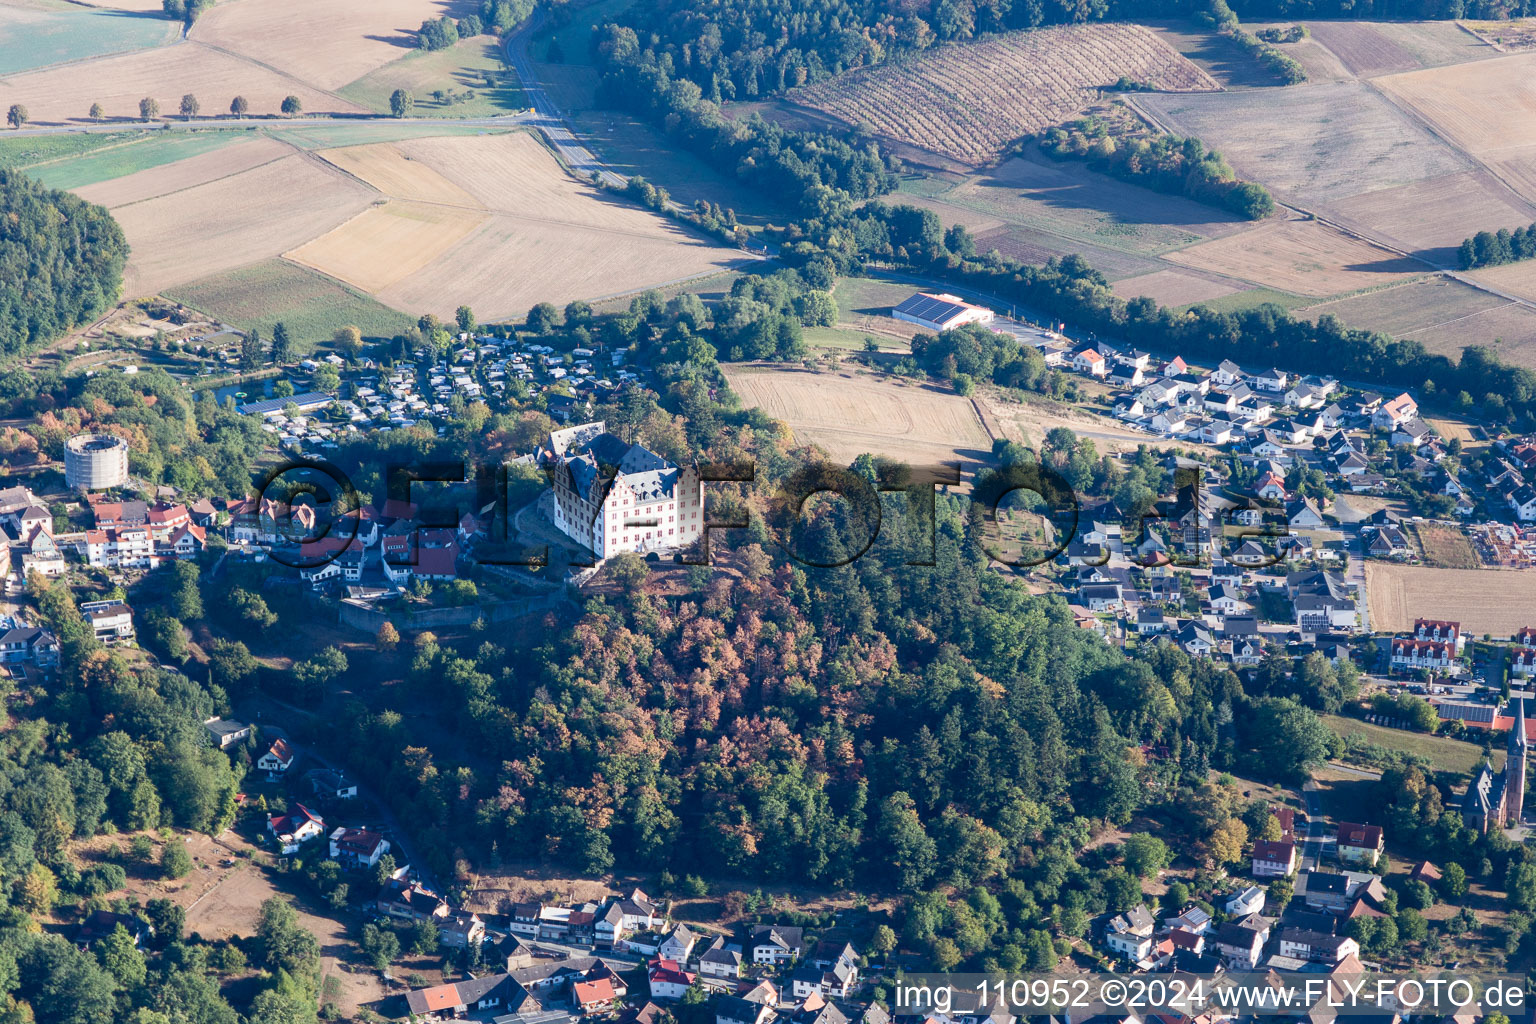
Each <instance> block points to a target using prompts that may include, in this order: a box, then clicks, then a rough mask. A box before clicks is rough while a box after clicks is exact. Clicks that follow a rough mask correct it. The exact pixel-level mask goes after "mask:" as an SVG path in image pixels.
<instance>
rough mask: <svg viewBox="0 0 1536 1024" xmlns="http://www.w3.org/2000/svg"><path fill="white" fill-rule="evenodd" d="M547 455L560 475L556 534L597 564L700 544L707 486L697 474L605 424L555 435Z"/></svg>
mask: <svg viewBox="0 0 1536 1024" xmlns="http://www.w3.org/2000/svg"><path fill="white" fill-rule="evenodd" d="M541 454H542V457H543V458H542V461H546V462H548V463H550V464H552V465H553V468H554V510H553V520H554V525H555V527H556V528H557V529H559V531H560V532H561V533H563V534H565V535H566V536H567V537H570V538H571V539H572V540H575V541H577V542H578V543H580V544H583V545H585V546H586V547H589V548H591V549H592V551H593V553H594V554H596V555H597V557H598V558H609V557H611V556H613V555H616V554H618V553H619V552H621V551H636V552H642V553H644V552H648V551H674V550H677V549H679V548H684V547H687V546H688V545H689V544H692V543H693V542H694V541H695V540H698V538H699V535H700V532H701V531H702V530H703V526H704V483H703V481H702V480H701V479H700V477H699V471H698V469H697V468H696V467H694V466H682V467H679V466H678V465H677V464H676V463H673V462H669V461H667V460H666V459H664V458H662V457H661V456H660V455H657V454H656V453H655V452H653V451H651V450H649V449H647V448H644V447H641V446H640V445H638V444H630V443H628V442H627V441H624V440H621V439H620V438H618V437H616V436H615V435H613V434H610V433H608V428H607V425H606V424H605V423H603V422H602V421H601V420H599V421H598V422H596V423H583V424H581V425H580V426H576V427H567V428H566V429H564V430H556V431H553V432H552V433H551V434H550V435H549V448H548V450H547V451H546V452H543V453H541Z"/></svg>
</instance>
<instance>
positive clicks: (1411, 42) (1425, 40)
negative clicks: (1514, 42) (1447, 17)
mask: <svg viewBox="0 0 1536 1024" xmlns="http://www.w3.org/2000/svg"><path fill="white" fill-rule="evenodd" d="M1307 24H1308V25H1309V26H1311V27H1312V29H1313V30H1314V31H1315V30H1316V28H1317V23H1316V22H1308V23H1307ZM1368 24H1369V25H1370V26H1371V29H1372V30H1373V31H1374V32H1375V33H1376V34H1377V35H1382V36H1386V37H1387V38H1388V39H1390V40H1392V41H1393V42H1395V43H1397V44H1398V45H1399V46H1401V47H1402V48H1403V49H1405V50H1407V51H1408V52H1409V53H1411V54H1413V56H1414V59H1415V60H1417V61H1418V62H1419V66H1420V67H1425V68H1434V67H1439V66H1441V65H1442V64H1460V63H1463V62H1464V61H1469V60H1487V59H1489V58H1490V57H1496V56H1498V53H1497V51H1495V50H1494V49H1493V47H1491V46H1489V45H1488V44H1487V43H1485V42H1483V41H1482V40H1480V39H1478V38H1477V37H1476V36H1475V35H1473V34H1472V33H1470V32H1467V31H1466V30H1464V29H1463V28H1461V26H1460V25H1458V24H1457V23H1456V22H1454V21H1376V22H1369V23H1368Z"/></svg>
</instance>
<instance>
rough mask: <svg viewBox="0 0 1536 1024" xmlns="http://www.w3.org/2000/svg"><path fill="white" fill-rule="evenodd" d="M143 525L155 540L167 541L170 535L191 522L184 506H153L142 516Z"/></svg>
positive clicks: (190, 516)
mask: <svg viewBox="0 0 1536 1024" xmlns="http://www.w3.org/2000/svg"><path fill="white" fill-rule="evenodd" d="M144 522H145V525H146V526H148V527H149V533H150V536H152V537H154V538H155V540H159V541H163V540H168V539H169V538H170V536H171V534H172V533H174V532H175V531H176V530H178V529H180V528H181V527H183V526H188V525H190V524H191V522H192V514H191V513H190V512H188V511H187V506H185V505H155V506H154V507H153V508H151V509H149V510H148V511H147V512H146V513H145V514H144Z"/></svg>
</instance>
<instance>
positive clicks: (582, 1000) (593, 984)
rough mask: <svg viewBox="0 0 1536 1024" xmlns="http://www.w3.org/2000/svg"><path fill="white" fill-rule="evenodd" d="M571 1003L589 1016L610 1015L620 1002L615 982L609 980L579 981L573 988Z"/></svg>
mask: <svg viewBox="0 0 1536 1024" xmlns="http://www.w3.org/2000/svg"><path fill="white" fill-rule="evenodd" d="M571 1002H572V1004H574V1005H575V1006H576V1007H577V1009H579V1010H581V1012H582V1013H584V1014H587V1015H589V1016H590V1015H592V1014H603V1013H610V1012H612V1011H613V1009H614V1006H615V1005H616V1004H617V1002H618V996H617V995H616V994H615V993H614V991H613V982H611V981H609V980H608V979H607V978H598V979H596V980H594V981H578V982H576V983H575V984H573V985H572V986H571Z"/></svg>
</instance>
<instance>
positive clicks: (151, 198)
mask: <svg viewBox="0 0 1536 1024" xmlns="http://www.w3.org/2000/svg"><path fill="white" fill-rule="evenodd" d="M273 141H274V142H281V141H282V140H280V139H274V140H273ZM282 144H283V145H284V146H290V144H289V143H287V142H283V143H282ZM290 148H292V147H291V146H290ZM292 155H293V154H292V153H284V154H283V155H282V156H275V157H273V158H272V159H271V160H263V161H262V162H261V163H259V164H252V165H251V166H249V167H242V168H240V170H238V171H230V172H229V173H228V174H221V175H219V176H218V177H217V178H209V179H207V180H206V181H200V182H198V183H197V184H196V185H188V186H186V187H185V188H173V189H171V191H169V192H162V193H160V194H159V195H157V196H145V197H144V198H143V199H135V200H134V201H133V202H131V203H122V204H120V205H118V206H114V207H111V209H114V210H126V209H128V207H130V206H138V205H139V204H140V203H152V202H154V201H155V200H156V199H164V198H165V197H166V196H175V195H180V194H181V193H183V192H190V191H192V190H193V189H195V188H202V187H203V186H204V185H212V184H213V183H214V182H216V181H223V180H224V179H225V178H237V177H239V176H240V175H242V174H245V173H246V172H247V171H255V170H259V169H261V168H263V167H265V166H267V165H268V164H275V163H277V162H278V161H279V160H286V159H288V158H289V157H290V156H292ZM171 162H172V163H177V162H178V161H174V160H173V161H171ZM165 166H167V165H166V164H161V165H160V167H165ZM145 170H159V167H146V168H145ZM134 173H138V172H134ZM122 177H127V175H122ZM116 180H119V179H116V178H108V179H107V181H116ZM93 184H100V183H98V182H93Z"/></svg>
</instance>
